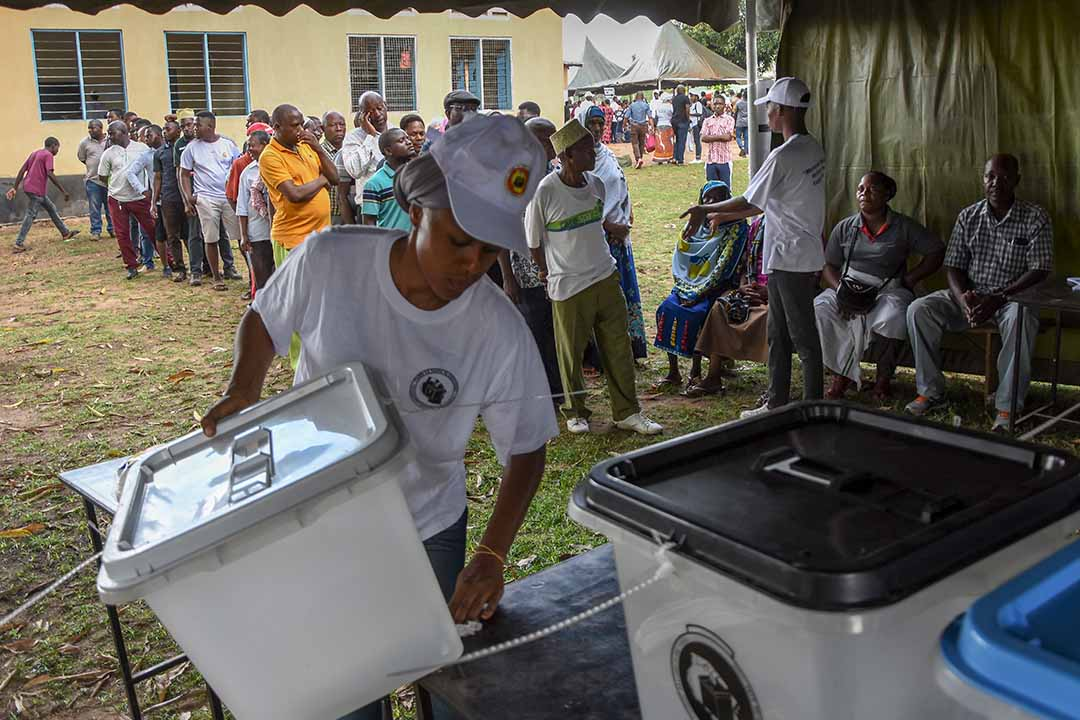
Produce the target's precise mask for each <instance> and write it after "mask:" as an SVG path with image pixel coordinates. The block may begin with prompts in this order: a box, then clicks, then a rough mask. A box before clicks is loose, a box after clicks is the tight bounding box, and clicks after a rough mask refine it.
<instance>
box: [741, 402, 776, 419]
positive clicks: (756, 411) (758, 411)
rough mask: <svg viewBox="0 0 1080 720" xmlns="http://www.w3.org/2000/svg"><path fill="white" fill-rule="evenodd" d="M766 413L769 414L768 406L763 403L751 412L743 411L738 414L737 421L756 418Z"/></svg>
mask: <svg viewBox="0 0 1080 720" xmlns="http://www.w3.org/2000/svg"><path fill="white" fill-rule="evenodd" d="M767 412H769V405H768V403H763V404H762V405H761V406H760V407H756V408H754V409H753V410H743V411H742V412H741V413H739V419H740V420H747V419H749V418H752V417H757V416H758V415H764V414H765V413H767Z"/></svg>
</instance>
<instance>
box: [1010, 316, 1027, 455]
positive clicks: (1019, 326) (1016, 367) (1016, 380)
mask: <svg viewBox="0 0 1080 720" xmlns="http://www.w3.org/2000/svg"><path fill="white" fill-rule="evenodd" d="M1018 310H1019V311H1018V312H1017V313H1016V338H1015V339H1016V344H1015V347H1014V348H1013V376H1012V397H1011V398H1010V399H1009V434H1010V435H1012V434H1013V433H1015V432H1016V399H1017V395H1018V394H1019V392H1020V348H1021V346H1022V345H1023V344H1024V343H1023V342H1022V341H1021V340H1020V338H1022V337H1024V313H1025V308H1024V306H1023V305H1019V307H1018Z"/></svg>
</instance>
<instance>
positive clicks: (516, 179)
mask: <svg viewBox="0 0 1080 720" xmlns="http://www.w3.org/2000/svg"><path fill="white" fill-rule="evenodd" d="M429 152H430V153H431V156H432V157H433V158H434V159H435V162H436V163H437V164H438V166H439V169H440V170H441V171H442V173H443V176H444V177H445V179H446V189H447V192H448V194H449V196H450V209H451V211H452V212H453V213H454V220H455V221H457V224H458V225H460V226H461V229H462V230H464V231H465V232H466V233H468V234H469V235H470V236H472V237H474V238H476V239H477V240H480V241H482V242H485V243H488V244H490V245H498V246H499V247H502V248H507V249H509V250H514V251H516V252H519V253H522V254H527V253H528V247H527V245H526V244H525V224H524V221H523V217H524V214H525V208H526V206H527V205H528V204H529V201H530V200H532V197H533V194H534V193H535V192H536V187H537V185H539V184H540V180H541V179H542V178H543V177H544V175H545V173H546V170H547V155H546V154H545V153H544V150H543V148H541V147H540V143H539V142H537V140H536V138H535V137H533V134H532V133H531V132H529V131H528V130H527V129H526V128H525V124H524V123H522V122H521V121H520V120H518V119H517V118H514V117H509V116H507V115H499V116H495V117H486V116H483V115H481V116H478V117H475V118H473V119H472V120H470V121H469V122H466V123H461V124H460V125H455V126H454V127H452V128H450V129H449V130H447V131H446V135H444V136H443V138H442V139H441V140H440V141H439V142H437V143H435V144H434V145H432V147H431V150H430V151H429ZM414 162H415V161H414ZM411 164H412V163H409V164H407V165H406V166H405V168H408V167H409V165H411Z"/></svg>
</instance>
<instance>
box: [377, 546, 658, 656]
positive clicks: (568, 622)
mask: <svg viewBox="0 0 1080 720" xmlns="http://www.w3.org/2000/svg"><path fill="white" fill-rule="evenodd" d="M675 547H677V544H676V543H673V542H665V543H664V544H662V545H661V546H660V547H659V548H657V550H656V554H655V557H656V561H657V563H658V565H659V567H657V568H656V572H654V573H653V574H652V577H650V578H648V579H647V580H643V581H642V582H640V583H638V584H637V585H634V586H633V587H630V588H627V589H626V590H624V591H623V592H621V593H619V594H618V595H616V596H615V597H613V598H609V599H607V600H605V601H604V602H602V603H600V604H599V605H594V606H593V607H591V608H589V609H588V610H584V611H582V612H580V613H578V614H577V615H572V616H570V617H568V618H566V619H564V620H560V621H559V622H557V623H555V624H553V625H549V626H547V627H546V628H543V629H541V630H536V631H534V632H531V633H528V634H526V635H522V636H521V637H517V638H514V639H512V640H506V641H505V642H501V643H498V644H497V645H492V646H491V647H487V648H484V649H483V650H476V651H474V652H471V653H466V654H465V655H462V656H461V657H459V658H458V659H457V660H454V661H453V662H450V663H446V664H445V665H431V666H428V667H422V668H412V669H410V670H401V671H399V672H394V673H390V677H398V676H401V675H415V674H416V673H421V672H422V673H427V672H430V671H433V670H439V669H443V668H448V667H452V666H454V665H462V664H464V663H468V662H472V661H473V660H479V659H481V658H486V657H491V656H492V655H498V654H500V653H504V652H506V651H507V650H513V649H514V648H518V647H521V646H522V645H528V644H529V643H531V642H535V641H537V640H541V639H543V638H546V637H548V636H549V635H554V634H555V633H557V632H560V631H562V630H565V629H567V628H569V627H572V626H574V625H577V624H578V623H580V622H582V621H584V620H588V619H589V618H591V617H593V616H594V615H598V614H599V613H602V612H604V611H605V610H608V609H609V608H612V607H614V606H616V605H618V604H619V603H621V602H623V601H625V600H626V599H627V598H628V597H630V596H631V595H633V594H635V593H639V592H641V591H642V590H644V589H645V588H647V587H649V586H650V585H654V584H656V583H658V582H660V581H661V580H663V579H664V578H666V577H668V576H669V575H671V574H672V573H674V572H675V566H674V565H673V564H672V563H671V558H669V557H668V551H670V550H672V549H673V548H675Z"/></svg>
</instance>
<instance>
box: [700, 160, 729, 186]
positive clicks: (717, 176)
mask: <svg viewBox="0 0 1080 720" xmlns="http://www.w3.org/2000/svg"><path fill="white" fill-rule="evenodd" d="M705 179H706V180H720V181H721V182H725V183H727V186H728V188H729V189H730V188H731V166H730V165H728V164H727V163H709V164H707V165H706V166H705Z"/></svg>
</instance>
